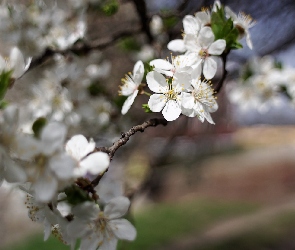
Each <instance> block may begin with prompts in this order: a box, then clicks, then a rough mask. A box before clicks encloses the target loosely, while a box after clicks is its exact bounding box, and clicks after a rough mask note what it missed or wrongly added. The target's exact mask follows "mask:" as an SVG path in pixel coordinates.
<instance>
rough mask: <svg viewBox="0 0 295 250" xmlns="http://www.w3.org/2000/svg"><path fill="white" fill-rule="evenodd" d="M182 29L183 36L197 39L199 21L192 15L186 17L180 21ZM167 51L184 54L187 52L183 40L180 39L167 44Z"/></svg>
mask: <svg viewBox="0 0 295 250" xmlns="http://www.w3.org/2000/svg"><path fill="white" fill-rule="evenodd" d="M182 23H183V29H184V36H187V35H190V36H192V37H195V38H196V37H197V36H198V34H199V32H200V29H201V23H200V20H199V19H198V18H196V17H194V16H192V15H186V16H185V17H184V19H183V20H182ZM167 47H168V49H169V50H172V51H175V52H185V51H186V50H187V48H186V46H185V43H184V40H182V39H175V40H172V41H170V42H169V43H168V45H167Z"/></svg>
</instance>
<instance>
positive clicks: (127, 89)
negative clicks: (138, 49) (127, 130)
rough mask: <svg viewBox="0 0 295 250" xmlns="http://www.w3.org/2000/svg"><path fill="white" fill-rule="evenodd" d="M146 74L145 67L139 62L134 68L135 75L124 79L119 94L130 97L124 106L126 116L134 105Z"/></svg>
mask: <svg viewBox="0 0 295 250" xmlns="http://www.w3.org/2000/svg"><path fill="white" fill-rule="evenodd" d="M143 74H144V66H143V62H142V61H137V62H136V63H135V65H134V68H133V74H131V73H130V74H129V75H126V76H125V78H123V79H122V83H123V85H122V86H120V91H119V93H120V94H121V95H124V96H128V98H127V99H126V101H125V102H124V104H123V107H122V111H121V113H122V114H123V115H125V114H126V113H127V112H128V110H129V109H130V107H131V105H132V104H133V102H134V100H135V97H136V96H137V94H138V92H139V89H138V87H139V85H140V84H141V81H142V78H143Z"/></svg>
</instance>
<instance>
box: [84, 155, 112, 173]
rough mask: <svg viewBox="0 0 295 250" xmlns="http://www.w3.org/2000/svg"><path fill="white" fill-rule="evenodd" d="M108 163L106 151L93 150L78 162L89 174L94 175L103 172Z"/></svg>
mask: <svg viewBox="0 0 295 250" xmlns="http://www.w3.org/2000/svg"><path fill="white" fill-rule="evenodd" d="M109 165H110V158H109V156H108V154H107V153H104V152H95V153H93V154H91V155H89V156H87V157H86V158H85V159H84V160H82V161H81V162H80V167H82V168H84V169H86V170H87V172H89V173H90V174H93V175H96V174H99V173H102V172H104V171H105V170H106V169H107V168H108V166H109Z"/></svg>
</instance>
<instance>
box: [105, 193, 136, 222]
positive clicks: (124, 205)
mask: <svg viewBox="0 0 295 250" xmlns="http://www.w3.org/2000/svg"><path fill="white" fill-rule="evenodd" d="M129 206H130V201H129V199H128V198H126V197H124V196H119V197H115V198H113V199H111V200H110V201H109V203H108V204H107V205H106V207H105V209H104V214H105V216H106V217H107V218H108V219H117V218H120V217H122V216H123V215H125V214H126V213H127V211H128V209H129Z"/></svg>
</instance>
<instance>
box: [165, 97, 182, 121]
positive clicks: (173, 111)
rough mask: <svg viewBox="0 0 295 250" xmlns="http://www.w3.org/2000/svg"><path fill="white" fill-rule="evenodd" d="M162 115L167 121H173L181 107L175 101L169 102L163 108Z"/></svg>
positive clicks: (179, 112)
mask: <svg viewBox="0 0 295 250" xmlns="http://www.w3.org/2000/svg"><path fill="white" fill-rule="evenodd" d="M162 114H163V116H164V118H165V119H166V120H167V121H174V120H176V119H177V118H178V117H179V116H180V114H181V107H180V105H179V104H178V103H177V102H176V101H173V100H169V101H168V102H167V104H166V106H165V107H164V109H163V111H162Z"/></svg>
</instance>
